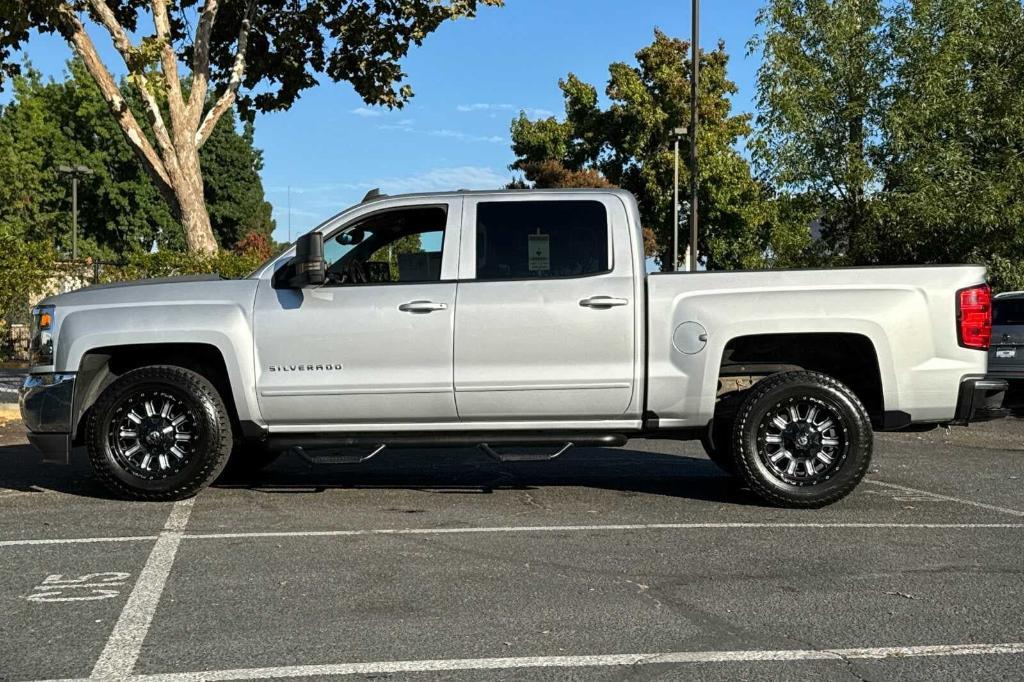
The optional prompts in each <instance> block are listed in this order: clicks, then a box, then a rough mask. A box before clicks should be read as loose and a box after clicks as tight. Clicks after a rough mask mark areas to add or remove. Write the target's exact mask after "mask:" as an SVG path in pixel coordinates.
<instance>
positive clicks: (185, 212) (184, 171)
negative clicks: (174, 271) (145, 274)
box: [171, 140, 218, 255]
mask: <svg viewBox="0 0 1024 682" xmlns="http://www.w3.org/2000/svg"><path fill="white" fill-rule="evenodd" d="M175 151H176V152H177V153H176V156H177V160H178V172H177V173H175V174H174V175H173V176H172V178H171V184H172V186H173V188H174V198H175V201H176V203H177V204H178V212H179V217H180V218H181V225H182V227H183V228H184V230H185V244H186V246H187V247H188V251H189V253H200V254H207V255H209V254H214V253H217V249H218V245H217V239H216V238H215V237H214V236H213V227H212V226H211V225H210V214H209V212H208V211H207V210H206V198H205V197H204V196H203V172H202V170H201V169H200V167H199V150H198V149H197V148H196V146H195V145H194V144H190V143H189V142H188V141H186V140H179V141H178V145H177V149H176V150H175Z"/></svg>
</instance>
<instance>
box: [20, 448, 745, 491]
mask: <svg viewBox="0 0 1024 682" xmlns="http://www.w3.org/2000/svg"><path fill="white" fill-rule="evenodd" d="M213 487H214V488H215V489H246V490H252V491H254V492H258V493H264V494H295V495H301V494H316V493H322V492H324V491H327V490H331V489H395V490H403V489H404V490H415V491H418V492H428V493H434V494H439V495H459V494H464V495H480V494H492V493H495V492H499V491H504V490H513V491H521V490H533V489H538V488H546V487H587V488H596V489H604V490H613V491H618V492H620V493H622V494H623V495H626V496H632V495H641V494H643V495H663V496H669V497H677V498H686V499H694V500H703V501H709V502H720V503H723V504H736V505H757V504H759V503H758V501H757V500H756V499H755V498H754V497H753V496H752V495H750V494H749V493H748V492H747V491H746V490H744V489H743V488H742V485H741V484H740V483H739V482H737V481H736V480H735V479H733V478H730V477H728V476H726V475H725V474H723V473H722V472H721V470H719V469H718V467H716V466H715V465H714V464H712V463H711V462H710V461H709V460H707V459H703V458H699V457H689V456H684V455H666V454H659V453H653V452H644V451H640V450H634V449H630V448H629V447H628V446H627V447H624V448H579V449H577V450H574V451H570V453H567V454H565V455H563V456H562V457H559V458H558V459H555V460H553V461H544V462H516V463H500V462H496V461H494V460H492V459H490V458H489V457H487V456H485V455H483V454H482V453H481V452H480V451H479V450H476V449H470V448H462V449H443V450H442V449H430V450H394V451H388V452H384V453H382V454H381V455H379V456H377V457H375V458H374V459H372V460H370V461H369V462H365V463H362V464H356V465H317V466H313V465H310V464H308V463H307V462H305V461H304V460H302V459H300V458H299V457H297V456H295V455H294V454H292V453H285V454H284V455H282V457H281V458H280V459H279V460H278V461H276V462H274V463H273V464H272V465H271V466H269V467H268V468H267V469H265V470H263V471H260V472H257V473H254V474H249V475H245V476H241V475H237V474H236V475H233V476H230V477H228V476H224V477H222V478H221V479H220V480H218V481H217V482H215V483H214V486H213ZM4 491H17V492H22V493H43V492H47V491H52V492H59V493H65V494H70V495H77V496H82V497H94V498H101V499H112V497H111V495H110V493H108V492H107V490H106V489H105V488H104V487H103V486H102V485H100V484H99V482H98V481H96V479H95V478H94V476H93V475H92V471H91V468H90V465H89V462H88V460H87V457H86V454H85V452H84V450H83V449H81V448H76V449H75V451H74V453H73V455H72V461H71V464H70V465H69V466H53V465H44V464H42V463H40V462H39V459H38V455H37V454H36V453H35V452H34V451H33V450H32V448H31V447H30V446H28V445H24V444H18V445H5V446H0V500H2V499H3V497H2V496H3V492H4Z"/></svg>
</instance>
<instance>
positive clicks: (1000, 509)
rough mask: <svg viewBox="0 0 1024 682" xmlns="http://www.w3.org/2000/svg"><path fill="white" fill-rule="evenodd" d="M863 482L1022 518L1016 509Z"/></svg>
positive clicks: (923, 491)
mask: <svg viewBox="0 0 1024 682" xmlns="http://www.w3.org/2000/svg"><path fill="white" fill-rule="evenodd" d="M864 480H865V482H867V483H874V484H875V485H880V486H882V487H883V488H892V489H893V490H901V491H903V492H905V493H911V494H914V495H924V496H926V497H931V498H934V499H936V500H944V501H946V502H956V503H958V504H966V505H970V506H971V507H978V508H979V509H987V510H989V511H994V512H1000V513H1001V514H1010V515H1012V516H1024V511H1019V510H1017V509H1008V508H1007V507H997V506H996V505H994V504H985V503H984V502H975V501H974V500H965V499H964V498H962V497H953V496H951V495H940V494H939V493H933V492H931V491H928V490H919V489H918V488H910V487H908V486H905V485H897V484H896V483H887V482H885V481H879V480H877V479H874V478H866V479H864Z"/></svg>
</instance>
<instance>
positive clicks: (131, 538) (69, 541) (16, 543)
mask: <svg viewBox="0 0 1024 682" xmlns="http://www.w3.org/2000/svg"><path fill="white" fill-rule="evenodd" d="M157 537H159V536H157V535H125V536H120V537H110V538H49V539H42V540H0V547H24V546H26V545H79V544H82V545H84V544H90V543H94V542H143V541H146V540H156V539H157Z"/></svg>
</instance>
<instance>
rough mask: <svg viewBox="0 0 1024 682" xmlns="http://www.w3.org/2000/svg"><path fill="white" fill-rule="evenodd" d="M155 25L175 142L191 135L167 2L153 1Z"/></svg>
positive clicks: (164, 0) (161, 0)
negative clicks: (159, 43)
mask: <svg viewBox="0 0 1024 682" xmlns="http://www.w3.org/2000/svg"><path fill="white" fill-rule="evenodd" d="M153 25H154V26H155V27H156V35H157V37H158V38H160V41H161V43H162V44H161V45H160V68H161V70H162V71H163V73H164V80H165V81H167V110H168V111H169V112H170V113H171V128H172V132H173V133H174V139H175V141H180V140H184V139H186V136H190V135H191V130H188V129H186V128H187V121H186V117H185V101H184V99H183V98H182V96H181V80H180V77H179V76H178V55H177V54H175V52H174V41H173V39H172V37H171V20H170V18H169V17H168V15H167V0H153Z"/></svg>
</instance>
